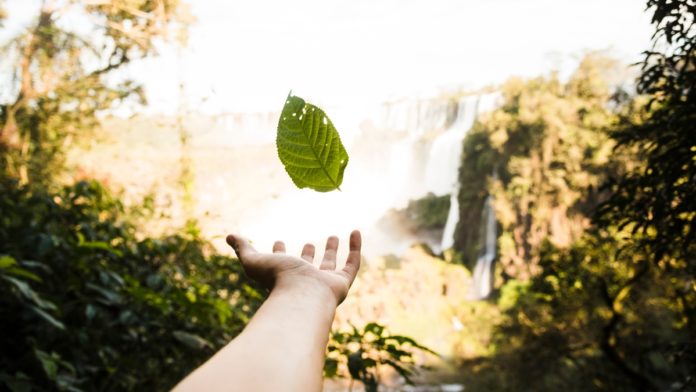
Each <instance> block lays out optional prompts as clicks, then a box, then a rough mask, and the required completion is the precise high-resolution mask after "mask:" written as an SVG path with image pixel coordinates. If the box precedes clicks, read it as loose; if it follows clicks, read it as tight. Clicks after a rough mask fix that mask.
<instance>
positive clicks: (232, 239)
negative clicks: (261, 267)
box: [226, 234, 258, 260]
mask: <svg viewBox="0 0 696 392" xmlns="http://www.w3.org/2000/svg"><path fill="white" fill-rule="evenodd" d="M226 240H227V243H228V244H229V245H230V246H231V247H232V249H234V252H235V253H236V254H237V257H238V258H239V259H240V260H244V259H246V258H247V257H249V256H253V255H255V254H257V253H258V252H257V251H256V249H254V247H253V246H252V245H251V243H250V242H249V240H247V239H246V238H244V237H240V236H238V235H236V234H230V235H228V236H227V238H226Z"/></svg>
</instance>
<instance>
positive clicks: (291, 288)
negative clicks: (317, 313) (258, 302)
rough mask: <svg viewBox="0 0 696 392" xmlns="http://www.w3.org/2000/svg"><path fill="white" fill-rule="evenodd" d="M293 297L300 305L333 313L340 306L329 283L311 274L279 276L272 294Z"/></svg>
mask: <svg viewBox="0 0 696 392" xmlns="http://www.w3.org/2000/svg"><path fill="white" fill-rule="evenodd" d="M275 295H278V296H283V297H290V298H293V299H294V300H295V301H296V302H295V304H296V305H298V306H308V307H312V308H315V309H314V310H321V311H326V312H328V313H330V314H331V317H332V318H333V314H334V312H335V311H336V307H337V306H338V299H337V298H336V295H335V294H334V292H333V291H332V290H331V288H329V287H328V286H327V285H325V284H324V283H322V282H321V281H319V280H318V279H316V278H314V277H311V276H303V275H294V276H279V277H278V279H277V280H276V282H275V285H274V286H273V288H272V289H271V296H275Z"/></svg>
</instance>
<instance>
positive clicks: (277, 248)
mask: <svg viewBox="0 0 696 392" xmlns="http://www.w3.org/2000/svg"><path fill="white" fill-rule="evenodd" d="M273 253H285V243H284V242H283V241H276V242H274V243H273Z"/></svg>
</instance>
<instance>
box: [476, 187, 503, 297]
mask: <svg viewBox="0 0 696 392" xmlns="http://www.w3.org/2000/svg"><path fill="white" fill-rule="evenodd" d="M481 222H482V223H483V224H485V225H486V226H485V232H484V233H485V235H484V243H483V245H484V247H483V252H482V254H481V255H480V256H479V257H478V259H477V260H476V266H475V267H474V274H473V284H472V287H471V289H472V297H473V298H474V299H484V298H486V297H488V295H489V294H490V293H491V288H492V285H493V276H492V275H493V261H494V260H495V250H496V242H497V240H498V230H497V226H496V220H495V209H494V208H493V197H492V196H488V197H487V198H486V201H485V203H484V206H483V213H482V219H481Z"/></svg>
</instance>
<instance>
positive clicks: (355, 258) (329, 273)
mask: <svg viewBox="0 0 696 392" xmlns="http://www.w3.org/2000/svg"><path fill="white" fill-rule="evenodd" d="M227 243H228V244H230V245H231V246H232V248H233V249H234V250H235V252H236V253H237V257H239V260H240V261H241V263H242V265H243V266H244V271H245V272H246V273H247V275H249V277H251V278H252V279H254V280H256V281H258V282H260V283H261V284H263V285H264V286H266V287H268V288H273V287H275V286H276V285H277V284H288V285H300V286H302V285H321V286H323V287H326V288H328V289H330V290H331V292H332V293H333V295H334V296H335V298H336V301H337V303H341V302H342V301H343V300H344V299H345V298H346V295H347V294H348V289H349V288H350V286H351V284H352V283H353V281H354V280H355V276H356V274H357V273H358V268H360V257H361V256H360V247H361V237H360V232H359V231H357V230H356V231H353V232H352V233H351V234H350V240H349V249H350V250H349V253H348V258H347V260H346V265H345V267H343V268H342V269H340V270H336V252H337V250H338V238H337V237H335V236H331V237H329V238H328V239H327V240H326V250H325V251H324V258H323V260H322V262H321V264H320V266H319V268H317V267H315V266H314V265H313V264H312V262H313V261H314V254H315V251H316V249H315V247H314V245H312V244H306V245H305V246H304V247H303V248H302V254H301V255H300V257H295V256H290V255H287V254H286V253H285V244H284V243H283V242H282V241H276V242H275V244H273V253H272V254H270V253H259V252H257V251H256V249H254V247H253V246H252V245H251V244H250V243H249V241H247V240H246V239H244V238H242V237H239V236H237V235H232V234H231V235H229V236H227Z"/></svg>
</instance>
